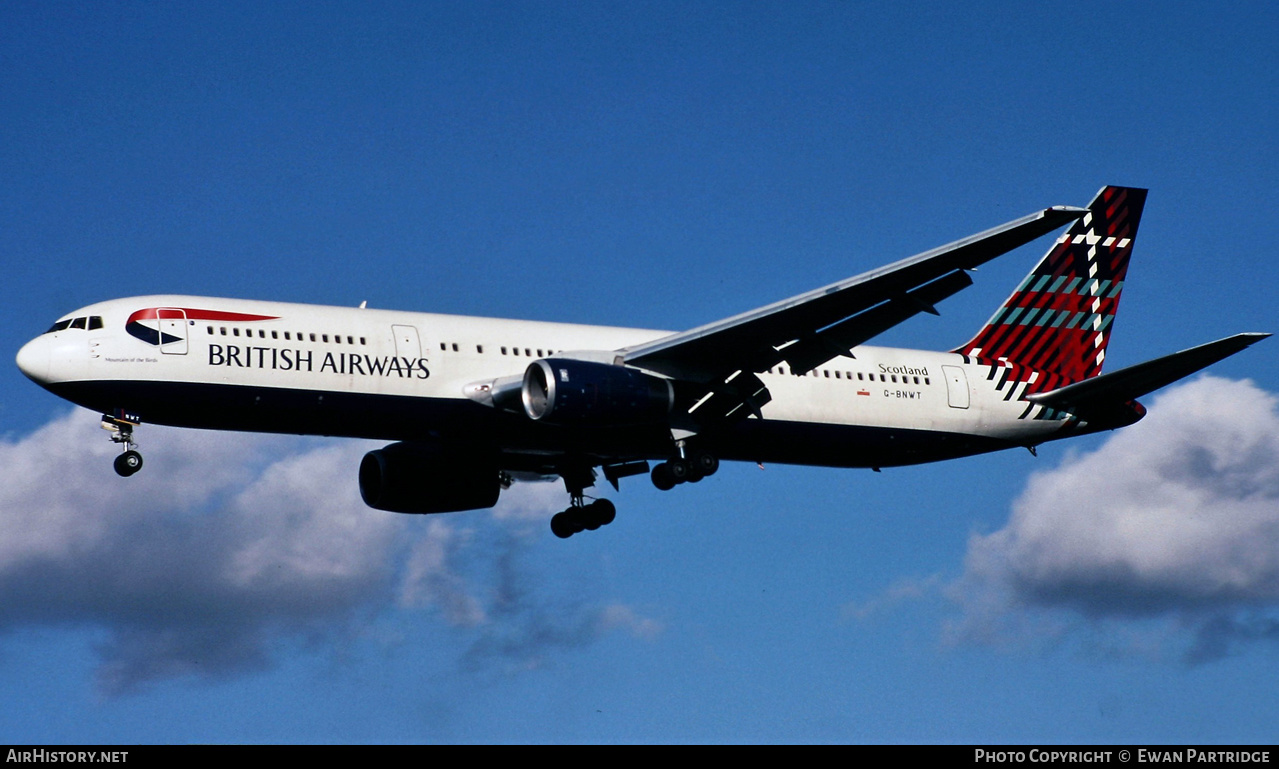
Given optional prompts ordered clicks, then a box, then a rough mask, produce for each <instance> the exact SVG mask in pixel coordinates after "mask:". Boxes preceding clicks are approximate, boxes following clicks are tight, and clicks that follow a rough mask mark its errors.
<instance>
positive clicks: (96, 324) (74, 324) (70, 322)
mask: <svg viewBox="0 0 1279 769" xmlns="http://www.w3.org/2000/svg"><path fill="white" fill-rule="evenodd" d="M69 328H80V329H85V328H87V329H88V330H90V331H96V330H97V329H100V328H102V316H101V315H90V316H89V317H87V318H67V319H66V320H60V321H58V322H57V323H54V324H53V325H52V326H50V327H49V330H48V331H46V332H44V333H46V334H52V333H54V332H55V331H66V330H67V329H69Z"/></svg>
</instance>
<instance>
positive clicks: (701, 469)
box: [693, 454, 719, 478]
mask: <svg viewBox="0 0 1279 769" xmlns="http://www.w3.org/2000/svg"><path fill="white" fill-rule="evenodd" d="M693 467H695V468H697V472H698V473H700V474H701V476H702V477H703V478H705V477H706V476H708V475H714V474H715V471H716V470H718V469H719V457H717V456H715V455H714V454H698V455H697V456H695V457H693Z"/></svg>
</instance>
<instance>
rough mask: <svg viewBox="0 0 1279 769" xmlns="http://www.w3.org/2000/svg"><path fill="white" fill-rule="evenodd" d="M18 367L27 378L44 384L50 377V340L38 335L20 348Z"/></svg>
mask: <svg viewBox="0 0 1279 769" xmlns="http://www.w3.org/2000/svg"><path fill="white" fill-rule="evenodd" d="M17 361H18V368H19V369H21V370H22V373H24V374H26V375H27V378H28V379H30V380H32V381H34V382H37V383H39V384H43V383H45V382H47V381H48V379H49V345H48V340H46V339H44V338H42V337H36V338H35V339H32V340H31V341H30V342H27V343H26V344H24V345H23V346H22V349H21V350H18V357H17Z"/></svg>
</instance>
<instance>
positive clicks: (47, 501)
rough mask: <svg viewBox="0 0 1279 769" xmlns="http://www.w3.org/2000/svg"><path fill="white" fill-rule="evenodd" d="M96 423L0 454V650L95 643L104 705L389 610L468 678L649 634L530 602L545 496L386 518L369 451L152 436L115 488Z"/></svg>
mask: <svg viewBox="0 0 1279 769" xmlns="http://www.w3.org/2000/svg"><path fill="white" fill-rule="evenodd" d="M97 421H98V420H97V417H96V416H95V415H93V414H91V413H90V412H87V411H80V410H77V411H75V412H72V413H70V414H68V415H67V416H65V417H61V418H58V419H55V420H53V421H51V422H50V423H49V424H47V425H45V426H44V427H42V428H40V429H39V430H37V431H35V432H34V433H32V434H30V435H28V436H25V437H23V438H20V439H18V440H16V441H14V440H10V441H3V442H0V532H3V535H0V632H2V631H4V630H10V629H15V628H18V627H22V626H29V625H44V626H58V627H66V626H77V627H87V628H99V629H105V630H106V631H107V635H106V640H105V641H104V642H103V643H101V644H100V645H99V646H98V653H99V654H100V656H101V660H102V665H101V668H100V670H99V679H100V684H101V685H102V686H103V688H104V689H105V690H106V691H107V692H109V693H110V692H123V691H128V690H130V689H132V688H135V687H137V686H139V685H143V684H146V683H147V682H150V681H152V680H156V679H163V678H172V677H217V676H225V675H233V674H239V673H244V672H247V671H253V670H258V669H262V668H265V667H269V666H270V665H271V664H273V658H272V651H271V650H272V649H276V648H279V644H274V643H272V642H273V641H274V640H276V639H279V638H287V637H305V638H307V639H308V640H315V639H317V638H324V637H332V636H335V635H341V634H343V633H345V632H346V631H347V630H349V629H351V624H352V622H353V621H354V620H357V619H361V618H367V617H370V616H373V615H375V614H379V613H383V612H387V611H394V610H396V609H397V607H398V609H399V610H401V611H416V610H423V609H426V610H437V609H438V610H439V616H440V618H441V619H442V620H443V621H444V622H446V623H447V624H449V625H451V626H454V627H458V628H463V629H465V630H468V631H469V632H470V633H471V634H472V641H471V643H470V646H469V648H464V649H459V650H458V656H457V661H458V663H459V664H462V665H463V666H465V667H470V668H475V667H483V666H484V665H486V664H489V663H490V662H491V661H493V660H505V661H506V662H507V663H509V662H510V661H511V660H515V661H516V662H517V664H519V665H526V664H527V663H528V661H529V660H533V659H541V658H542V656H543V655H545V654H546V652H547V651H548V650H550V649H553V648H555V647H559V646H565V645H574V644H582V643H590V642H592V641H594V640H595V639H597V638H599V637H601V636H602V635H603V634H605V633H606V632H608V631H609V630H611V629H613V628H617V627H624V628H628V629H630V630H631V631H632V632H633V633H635V634H637V635H639V636H641V637H651V636H652V635H653V633H655V632H656V631H655V629H654V628H655V626H654V625H652V624H649V623H647V622H646V621H645V620H643V619H642V618H640V617H638V616H635V615H634V614H633V613H632V614H630V615H629V616H628V615H627V614H626V612H628V611H629V609H626V607H617V606H610V605H608V604H607V603H605V602H592V601H590V600H588V599H585V598H581V597H576V596H575V597H574V598H572V599H570V600H568V601H565V600H564V598H563V597H562V596H558V595H555V594H554V593H553V592H549V591H548V590H546V589H543V590H541V591H540V592H539V590H538V589H536V588H534V587H532V585H533V584H534V583H537V582H538V580H537V579H536V576H537V575H535V574H529V573H528V569H527V567H526V566H525V565H524V560H526V559H525V558H524V553H525V552H526V551H527V549H528V548H530V547H548V546H555V545H557V544H559V543H558V541H556V540H552V539H551V538H550V535H549V533H548V531H547V530H546V521H547V520H548V519H549V517H550V514H551V513H552V512H554V511H556V510H558V509H559V508H560V507H562V506H563V505H564V504H565V502H566V499H567V495H565V494H564V492H563V488H562V486H561V485H559V484H531V485H530V484H517V485H516V486H515V487H513V488H512V489H510V490H508V491H506V492H504V493H503V498H502V501H501V502H500V503H499V506H498V508H497V509H496V510H495V511H493V512H492V513H481V512H476V513H462V514H458V515H456V516H454V515H450V516H438V517H437V516H430V517H428V518H426V519H422V518H418V517H415V516H401V515H395V514H392V513H385V512H381V511H377V510H371V509H369V508H368V507H366V506H365V505H364V504H363V502H362V501H361V500H360V498H359V492H358V489H357V483H356V468H358V466H359V461H360V458H361V456H362V454H363V453H364V452H365V451H367V450H368V449H369V448H370V446H372V445H376V444H370V443H369V442H365V441H334V440H318V439H303V438H296V437H281V436H264V435H249V434H242V433H219V432H211V431H193V430H174V429H167V428H162V427H155V426H144V427H143V428H142V430H140V431H139V437H140V439H141V440H142V441H143V442H144V445H143V449H144V453H145V455H146V466H145V467H144V469H143V470H142V472H141V473H139V474H138V475H136V476H133V477H131V478H127V479H123V478H119V477H117V476H116V475H115V473H114V471H113V470H112V469H111V459H112V457H113V455H114V453H115V452H116V451H118V449H116V448H115V447H113V446H112V444H110V442H109V441H107V440H106V436H105V434H104V433H102V432H101V431H100V430H99V429H98V427H97ZM477 540H478V541H479V542H481V543H483V544H482V545H477V544H475V542H476V541H477ZM494 542H496V543H497V546H496V547H494V546H493V544H494ZM601 616H605V617H609V618H611V619H609V621H600V620H599V617H601Z"/></svg>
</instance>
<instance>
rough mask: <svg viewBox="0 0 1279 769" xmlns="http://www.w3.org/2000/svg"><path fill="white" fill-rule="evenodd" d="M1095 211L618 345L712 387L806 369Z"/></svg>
mask: <svg viewBox="0 0 1279 769" xmlns="http://www.w3.org/2000/svg"><path fill="white" fill-rule="evenodd" d="M1087 212H1088V210H1087V209H1085V208H1075V207H1073V206H1054V207H1052V208H1047V209H1044V210H1042V211H1038V212H1036V213H1033V214H1030V215H1029V216H1024V217H1022V218H1020V219H1016V220H1014V221H1011V222H1008V223H1007V224H1003V225H1000V226H999V227H995V228H993V229H990V230H986V231H985V232H981V233H978V234H976V235H972V236H969V237H967V238H964V239H962V240H957V241H955V242H954V243H950V244H948V245H945V246H941V247H940V248H935V249H933V250H931V251H926V252H924V253H922V254H918V255H916V256H912V257H909V258H907V259H903V260H901V261H899V262H895V263H893V264H890V265H888V266H886V267H880V268H879V269H876V270H871V271H870V272H865V273H862V274H861V275H857V276H856V277H852V278H848V279H847V280H842V281H839V282H838V283H832V284H831V285H829V286H825V287H823V288H819V289H817V290H815V291H809V292H808V293H805V294H800V295H799V296H794V297H791V298H790V299H785V300H783V301H780V302H777V303H775V304H770V305H768V306H767V307H761V308H759V309H757V310H751V311H750V312H746V313H742V314H741V315H736V316H734V317H731V318H727V319H725V320H720V321H716V322H714V323H710V324H707V325H705V326H700V327H698V328H695V329H692V330H691V331H685V332H682V333H679V334H673V335H671V336H668V337H664V338H662V339H657V340H655V341H653V342H650V343H647V344H643V345H640V346H638V347H631V348H626V349H622V350H619V351H618V357H619V358H620V360H618V361H617V362H619V363H621V362H625V363H626V364H627V365H630V366H635V367H638V368H641V369H646V370H648V371H652V372H656V373H658V374H663V375H666V376H668V377H671V378H673V379H678V380H682V381H685V382H700V383H703V384H711V385H713V386H714V385H718V383H721V382H724V381H725V378H726V377H730V375H733V374H734V373H735V372H741V373H740V374H738V376H740V375H741V374H748V373H749V374H752V375H753V374H755V373H759V372H762V371H766V370H768V369H769V368H771V367H773V366H776V365H778V364H779V363H782V362H786V363H787V364H788V365H789V367H790V368H791V369H792V370H793V372H794V373H796V374H799V373H805V372H807V371H810V370H812V369H814V368H816V367H818V366H820V365H822V364H823V363H825V362H826V361H828V360H830V359H832V358H834V357H837V356H839V355H847V354H848V353H849V350H850V348H852V347H855V346H857V345H859V344H862V343H864V342H866V341H867V340H869V339H871V338H872V337H874V336H876V335H878V334H880V333H882V332H884V331H886V330H887V329H889V328H892V327H893V326H895V325H897V324H898V323H901V322H902V321H904V320H906V319H907V318H910V317H911V316H913V315H916V314H917V313H920V312H931V313H933V314H936V310H934V309H933V305H934V304H935V303H937V302H938V301H941V300H942V299H945V298H946V297H948V296H951V295H952V294H954V293H956V292H957V291H959V290H961V289H963V288H965V287H967V286H968V285H970V284H971V283H972V279H971V278H969V277H968V275H967V273H966V272H964V271H965V270H971V269H973V268H975V267H977V266H978V265H981V264H984V263H986V262H988V261H990V260H991V259H994V258H995V257H997V256H999V255H1001V254H1004V253H1007V252H1008V251H1011V250H1012V249H1014V248H1017V247H1018V246H1021V245H1023V244H1025V243H1029V242H1030V241H1032V240H1034V239H1035V238H1038V237H1040V236H1041V235H1044V234H1046V233H1048V232H1051V231H1052V230H1055V229H1057V228H1058V227H1060V226H1062V225H1063V224H1065V223H1067V222H1070V221H1073V220H1075V219H1078V218H1079V217H1081V216H1083V215H1084V214H1086V213H1087ZM730 378H731V377H730ZM750 378H751V379H753V380H754V381H755V382H758V378H756V377H753V376H751V377H750ZM752 386H753V383H752ZM760 387H761V388H762V384H761V385H760ZM748 405H749V404H748ZM754 410H757V409H754Z"/></svg>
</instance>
